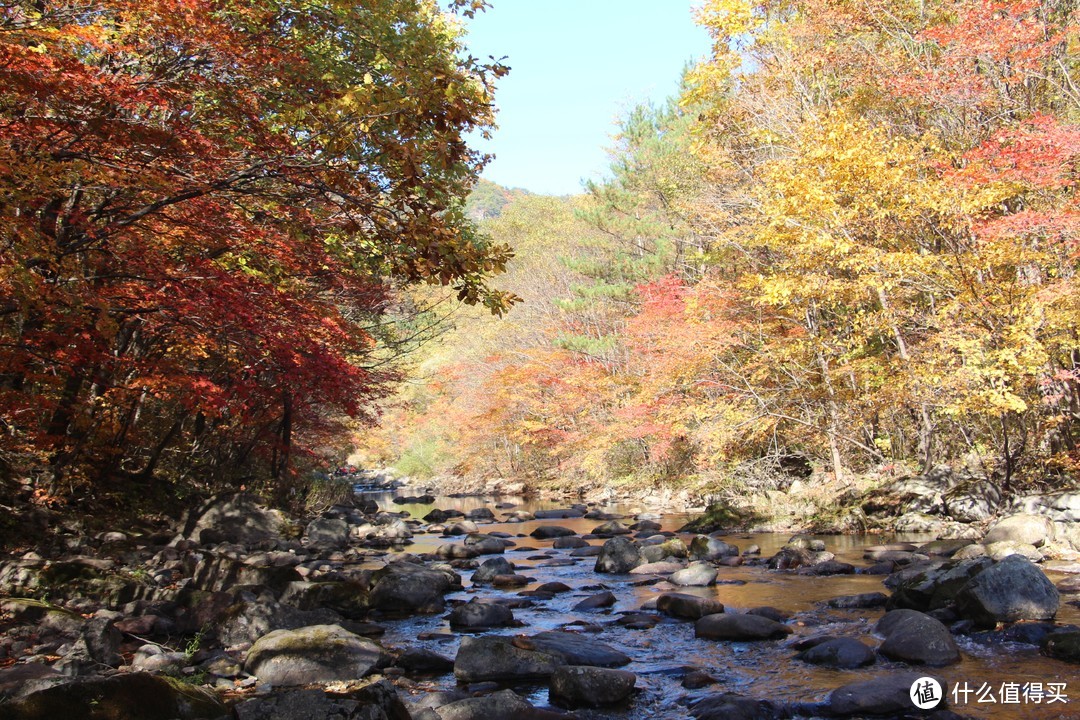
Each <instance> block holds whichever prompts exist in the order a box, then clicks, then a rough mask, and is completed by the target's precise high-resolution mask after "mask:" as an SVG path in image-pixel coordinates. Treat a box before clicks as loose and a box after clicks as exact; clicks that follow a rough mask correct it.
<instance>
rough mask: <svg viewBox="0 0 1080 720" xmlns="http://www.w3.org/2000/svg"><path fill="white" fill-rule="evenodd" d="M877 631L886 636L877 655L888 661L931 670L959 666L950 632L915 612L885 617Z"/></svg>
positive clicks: (934, 620)
mask: <svg viewBox="0 0 1080 720" xmlns="http://www.w3.org/2000/svg"><path fill="white" fill-rule="evenodd" d="M877 631H878V632H879V633H881V634H882V635H884V636H885V642H883V643H882V644H881V647H880V648H878V652H880V653H881V654H882V655H884V656H885V657H887V658H889V659H891V660H900V661H902V662H906V663H913V664H917V665H933V666H942V665H952V664H953V663H958V662H960V648H959V647H957V645H956V641H955V640H954V639H953V636H952V634H951V633H950V632H949V629H948V628H947V627H945V626H944V625H943V624H942V623H941V621H940V620H937V619H935V618H932V617H930V616H929V615H926V614H924V613H921V612H918V611H917V610H893V611H892V612H888V613H886V614H885V617H883V618H882V619H881V620H880V621H879V622H878V625H877Z"/></svg>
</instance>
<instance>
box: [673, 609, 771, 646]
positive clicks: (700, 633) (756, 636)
mask: <svg viewBox="0 0 1080 720" xmlns="http://www.w3.org/2000/svg"><path fill="white" fill-rule="evenodd" d="M790 633H791V628H789V627H788V626H787V625H784V624H782V623H778V622H776V621H775V620H770V619H769V618H766V617H762V616H760V615H747V614H729V613H719V614H714V615H706V616H705V617H703V618H701V619H700V620H698V621H697V623H696V624H695V625H694V637H699V638H705V639H707V640H735V641H740V642H743V641H749V640H778V639H780V638H783V637H786V636H787V635H789V634H790Z"/></svg>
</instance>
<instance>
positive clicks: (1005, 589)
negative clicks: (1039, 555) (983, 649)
mask: <svg viewBox="0 0 1080 720" xmlns="http://www.w3.org/2000/svg"><path fill="white" fill-rule="evenodd" d="M1060 603H1061V596H1060V595H1059V594H1058V591H1057V588H1055V587H1054V584H1053V583H1052V582H1050V579H1049V578H1048V577H1046V574H1045V573H1044V572H1043V571H1042V570H1040V569H1039V568H1038V567H1036V566H1035V565H1034V564H1033V563H1032V562H1031V561H1030V560H1028V559H1027V558H1025V557H1023V556H1022V555H1010V556H1009V557H1007V558H1005V559H1004V560H1002V561H1000V562H998V563H995V564H994V565H993V566H992V567H989V568H987V569H986V570H983V571H982V572H981V573H979V574H978V575H976V576H975V577H974V578H972V579H971V580H969V581H968V582H967V583H966V584H965V585H964V586H963V587H962V588H961V589H960V590H959V591H958V592H957V594H956V609H957V612H959V613H960V616H961V617H964V618H967V619H969V620H972V621H974V622H975V623H976V624H977V625H980V626H990V625H994V624H996V623H999V622H1016V621H1017V620H1049V619H1051V618H1053V617H1054V616H1055V615H1057V611H1058V606H1059V605H1060Z"/></svg>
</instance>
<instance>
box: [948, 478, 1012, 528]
mask: <svg viewBox="0 0 1080 720" xmlns="http://www.w3.org/2000/svg"><path fill="white" fill-rule="evenodd" d="M942 499H943V501H944V505H945V513H946V514H947V515H949V516H950V517H951V518H952V519H953V520H959V521H960V522H964V523H976V522H982V521H984V520H989V519H990V518H991V517H993V515H994V513H995V512H997V509H998V506H999V505H1000V504H1001V486H1000V485H998V484H997V483H995V482H993V481H991V480H987V479H985V478H971V479H969V480H965V481H962V482H960V483H958V484H957V485H956V486H954V487H952V488H950V489H949V490H948V491H947V492H946V493H945V494H944V496H943V498H942Z"/></svg>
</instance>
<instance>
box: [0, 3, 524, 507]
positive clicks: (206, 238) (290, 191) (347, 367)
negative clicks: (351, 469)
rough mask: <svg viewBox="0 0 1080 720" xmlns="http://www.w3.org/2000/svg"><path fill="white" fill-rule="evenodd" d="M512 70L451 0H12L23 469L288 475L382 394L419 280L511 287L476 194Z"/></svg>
mask: <svg viewBox="0 0 1080 720" xmlns="http://www.w3.org/2000/svg"><path fill="white" fill-rule="evenodd" d="M454 5H455V6H456V9H457V10H459V11H460V12H462V13H463V14H466V15H470V14H471V13H473V12H475V11H476V10H478V9H480V7H481V6H482V5H483V3H480V2H457V3H454ZM506 71H507V68H506V67H504V66H502V65H500V64H498V63H496V62H493V61H492V62H486V63H485V62H480V61H478V60H477V59H475V58H473V57H472V56H470V55H469V54H468V52H467V50H466V48H465V46H464V44H463V41H462V30H461V24H460V22H459V20H458V18H456V17H455V16H454V15H452V14H447V13H445V12H443V11H441V10H440V9H439V8H438V7H437V6H436V4H435V2H434V0H372V1H371V2H364V3H352V2H339V1H338V0H304V2H300V3H282V2H276V1H274V0H271V1H270V2H266V1H264V0H258V1H255V0H223V1H220V2H183V1H181V0H139V1H138V2H129V1H127V0H115V1H114V0H102V1H100V2H63V1H55V2H54V1H51V0H47V1H46V2H15V3H6V4H4V5H3V7H2V8H0V125H2V128H3V130H2V132H0V262H2V265H0V437H2V438H3V441H2V442H0V468H2V469H3V470H4V473H3V474H5V475H6V474H11V472H12V471H13V470H17V471H19V472H20V473H22V474H23V475H26V474H31V475H33V476H34V477H37V478H39V479H40V480H41V483H40V484H39V485H38V486H37V489H36V491H35V492H36V493H38V495H39V496H40V497H41V498H43V501H46V502H52V501H56V502H63V501H67V500H72V499H79V498H83V499H85V498H87V497H90V496H95V495H96V496H103V495H107V494H108V493H109V488H110V487H112V483H115V482H117V481H123V480H128V481H137V482H138V483H140V484H141V485H136V486H134V487H135V488H140V487H141V488H142V489H141V490H138V489H136V490H133V491H132V493H131V494H135V495H138V494H139V493H140V492H142V493H147V492H150V491H153V490H155V489H159V488H160V487H161V485H160V483H154V482H151V481H152V480H153V479H155V478H161V477H164V478H166V479H167V480H169V481H170V482H174V481H175V482H176V483H179V485H178V486H190V487H194V488H203V489H207V488H211V489H212V488H216V487H235V486H238V485H241V484H244V483H246V484H247V485H248V487H262V488H264V489H273V490H275V492H277V494H278V496H279V497H288V489H289V487H290V483H291V481H290V478H291V477H292V476H293V474H292V473H291V469H292V466H293V465H294V464H295V463H296V461H297V459H301V460H302V459H304V458H305V457H310V454H311V453H312V452H313V451H316V450H318V449H319V448H320V446H322V445H324V444H327V443H333V442H334V438H336V437H339V436H340V434H341V432H342V427H343V425H342V422H341V421H342V420H343V419H345V418H349V417H353V418H360V419H368V420H372V419H373V415H372V402H373V400H374V399H375V398H378V397H380V396H382V395H383V394H385V393H386V392H387V390H388V387H389V386H388V383H389V381H391V380H393V379H394V377H395V372H394V371H393V370H391V369H389V368H388V366H387V365H386V364H385V353H383V354H380V348H384V347H385V346H386V342H387V341H392V340H393V339H394V336H395V334H396V333H397V332H398V330H397V328H396V326H395V325H394V323H392V322H390V320H389V319H388V315H387V313H388V312H390V311H392V310H393V308H394V307H395V303H397V302H398V297H399V294H400V293H399V290H400V288H401V287H403V286H406V285H409V284H415V283H433V284H442V285H449V286H453V288H454V292H455V295H456V296H457V298H458V299H460V300H463V301H465V302H468V303H476V304H480V305H483V306H486V307H487V309H488V310H490V311H491V312H494V313H501V312H503V311H505V310H506V309H507V308H508V307H509V306H510V305H511V304H512V303H513V300H514V298H513V297H512V296H511V295H509V294H507V293H505V292H502V291H499V290H495V289H493V288H492V287H490V286H489V285H488V278H489V277H490V276H491V275H493V274H496V273H498V272H499V271H501V270H502V268H503V267H504V265H505V263H506V261H507V259H508V258H509V257H510V255H511V251H510V249H509V248H508V247H507V246H506V245H505V244H499V243H494V242H491V241H489V240H488V239H486V238H485V237H484V236H482V235H480V234H478V233H477V232H476V228H475V226H474V223H473V222H472V221H470V220H469V219H468V218H467V217H466V215H465V209H464V201H465V198H466V196H467V195H468V193H469V191H470V190H471V188H472V187H473V185H474V184H475V182H476V180H477V177H478V174H479V171H480V169H481V168H482V166H483V164H484V162H485V158H483V157H482V156H481V155H479V154H478V153H477V152H476V151H474V150H472V149H471V148H469V147H468V146H467V144H466V142H465V140H464V134H465V133H467V132H469V131H472V130H481V131H486V130H487V129H490V127H491V124H492V95H491V93H492V90H493V83H494V81H495V80H496V79H497V78H498V77H500V76H502V75H503V74H505V72H506Z"/></svg>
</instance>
